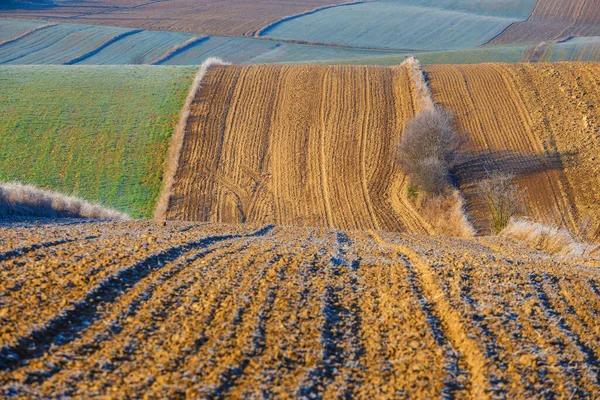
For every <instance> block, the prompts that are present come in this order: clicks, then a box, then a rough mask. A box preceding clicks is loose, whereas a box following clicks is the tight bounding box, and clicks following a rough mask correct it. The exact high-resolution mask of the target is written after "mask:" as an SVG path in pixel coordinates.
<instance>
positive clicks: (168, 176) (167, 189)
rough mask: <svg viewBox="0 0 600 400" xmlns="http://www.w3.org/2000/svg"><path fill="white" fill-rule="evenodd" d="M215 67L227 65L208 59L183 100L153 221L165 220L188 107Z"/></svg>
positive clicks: (218, 60) (177, 165) (188, 112)
mask: <svg viewBox="0 0 600 400" xmlns="http://www.w3.org/2000/svg"><path fill="white" fill-rule="evenodd" d="M217 65H228V64H227V63H226V62H224V61H223V60H221V59H220V58H216V57H210V58H208V59H207V60H206V61H204V62H203V63H202V65H201V66H200V68H199V69H198V72H197V73H196V77H195V78H194V82H193V83H192V86H191V87H190V90H189V92H188V95H187V97H186V99H185V103H184V105H183V108H182V109H181V113H180V116H179V122H178V123H177V126H176V127H175V130H174V131H173V135H172V136H171V144H170V146H169V151H168V155H167V161H166V165H165V168H164V171H163V189H162V190H161V192H160V195H159V198H158V202H157V203H156V208H155V211H154V219H155V220H164V219H165V218H166V215H167V209H168V208H169V203H170V200H171V191H172V189H173V183H174V182H175V174H176V173H177V169H178V168H179V158H180V157H181V149H182V148H183V141H184V140H185V132H186V128H187V122H188V119H189V117H190V107H191V105H192V103H193V102H194V99H195V98H196V93H197V92H198V89H199V88H200V83H202V80H203V79H204V77H205V76H206V74H207V73H208V71H209V70H210V68H211V67H214V66H217Z"/></svg>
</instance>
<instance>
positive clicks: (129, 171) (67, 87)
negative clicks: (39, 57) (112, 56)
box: [0, 66, 194, 218]
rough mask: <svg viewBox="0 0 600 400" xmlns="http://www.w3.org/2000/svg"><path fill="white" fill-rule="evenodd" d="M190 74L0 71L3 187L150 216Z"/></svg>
mask: <svg viewBox="0 0 600 400" xmlns="http://www.w3.org/2000/svg"><path fill="white" fill-rule="evenodd" d="M193 72H194V70H193V69H191V68H182V67H147V66H146V67H143V66H117V67H98V66H95V67H88V66H84V67H80V66H70V67H61V66H43V67H38V66H18V67H10V66H9V67H0V115H1V116H2V118H0V181H20V182H24V183H33V184H35V185H37V186H40V187H43V188H46V189H52V190H56V191H59V192H61V193H64V194H68V195H76V196H79V197H82V198H84V199H86V200H89V201H92V202H101V203H103V204H105V205H107V206H109V207H111V208H115V209H118V210H119V211H123V212H126V213H127V214H129V215H131V216H132V217H134V218H140V217H144V218H150V217H151V216H152V212H153V210H154V205H155V201H156V199H157V197H158V194H159V192H160V189H161V182H162V168H163V165H162V164H163V161H164V159H165V157H166V153H167V150H168V143H169V138H170V136H171V132H172V131H173V128H174V125H175V123H176V121H177V119H178V116H179V112H180V109H181V107H182V105H183V102H184V100H185V96H186V94H187V92H188V88H189V85H190V83H191V80H192V75H193Z"/></svg>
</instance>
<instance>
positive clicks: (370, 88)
mask: <svg viewBox="0 0 600 400" xmlns="http://www.w3.org/2000/svg"><path fill="white" fill-rule="evenodd" d="M415 104H416V100H415V94H414V90H413V84H412V81H411V79H410V76H409V71H408V69H407V68H405V67H395V68H383V67H316V66H290V67H283V66H248V67H242V66H219V67H214V68H213V69H211V70H210V71H209V73H208V75H207V76H206V77H205V78H204V80H203V82H202V85H201V89H200V90H199V91H198V92H197V94H196V98H195V100H194V103H193V104H192V107H191V118H190V120H189V123H188V126H187V128H186V134H185V139H184V143H183V147H182V151H181V159H180V162H179V168H178V169H177V172H176V175H175V185H174V187H173V191H172V193H171V201H170V203H169V206H168V210H167V213H166V218H168V219H176V220H186V221H210V222H254V223H275V224H283V225H303V226H328V227H337V228H342V229H385V230H392V231H397V230H406V231H411V232H427V227H426V225H425V224H424V222H423V221H422V220H421V219H420V218H419V216H418V215H417V214H416V213H415V211H414V210H413V208H412V206H411V205H410V204H409V202H407V201H406V200H405V198H406V196H405V192H406V187H407V180H406V176H405V175H404V174H403V173H402V171H401V170H400V169H399V168H398V166H397V165H396V163H395V161H394V158H395V146H396V143H397V142H398V139H399V137H400V135H401V133H402V130H403V127H404V124H405V122H406V121H407V120H408V119H410V118H412V117H413V116H414V114H415V111H416V110H415V107H416V106H415Z"/></svg>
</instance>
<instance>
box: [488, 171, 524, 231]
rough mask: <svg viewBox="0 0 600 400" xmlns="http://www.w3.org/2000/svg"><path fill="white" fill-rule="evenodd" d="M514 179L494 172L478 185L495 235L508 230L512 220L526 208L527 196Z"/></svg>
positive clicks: (508, 175)
mask: <svg viewBox="0 0 600 400" xmlns="http://www.w3.org/2000/svg"><path fill="white" fill-rule="evenodd" d="M513 179H514V177H513V176H512V175H510V174H503V173H499V172H492V173H490V174H489V176H488V179H486V180H484V181H482V182H481V183H479V185H478V193H479V195H480V196H481V197H482V198H483V199H484V201H485V205H486V207H487V212H488V216H489V219H490V223H491V228H492V231H493V232H494V233H495V234H498V233H500V232H501V231H502V230H503V229H504V228H506V226H507V225H508V222H509V221H510V219H511V218H513V217H514V216H516V215H517V214H518V213H520V212H522V211H523V208H524V204H525V203H524V200H525V195H524V193H523V192H522V191H521V189H520V188H519V185H517V184H515V183H513Z"/></svg>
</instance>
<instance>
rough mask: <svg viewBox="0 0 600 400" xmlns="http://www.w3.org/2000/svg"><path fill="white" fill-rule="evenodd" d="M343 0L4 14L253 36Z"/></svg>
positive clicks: (179, 2)
mask: <svg viewBox="0 0 600 400" xmlns="http://www.w3.org/2000/svg"><path fill="white" fill-rule="evenodd" d="M347 1H348V0H302V1H298V0H277V1H273V0H236V1H234V2H232V1H231V0H195V1H188V0H149V1H144V2H138V1H135V0H104V1H102V2H97V1H94V0H81V1H77V2H70V1H64V2H60V3H59V4H51V5H48V6H46V7H22V8H19V6H18V4H17V5H16V6H12V7H6V8H5V9H3V10H2V15H3V16H4V17H10V18H23V19H43V20H51V21H57V22H72V23H80V24H93V25H108V26H121V27H127V28H135V29H144V30H153V31H173V32H189V33H193V34H201V35H224V36H249V37H250V36H253V35H254V34H255V33H256V32H257V31H258V30H260V29H261V28H263V27H265V26H268V25H270V24H272V23H273V22H275V21H278V20H280V19H282V18H285V17H287V16H290V15H297V14H302V13H304V12H307V11H311V10H314V9H317V8H321V7H323V6H328V5H332V4H340V3H344V2H347Z"/></svg>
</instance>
